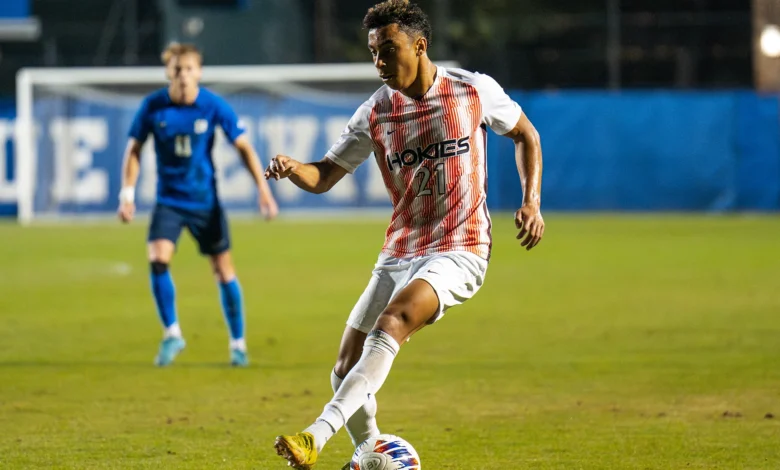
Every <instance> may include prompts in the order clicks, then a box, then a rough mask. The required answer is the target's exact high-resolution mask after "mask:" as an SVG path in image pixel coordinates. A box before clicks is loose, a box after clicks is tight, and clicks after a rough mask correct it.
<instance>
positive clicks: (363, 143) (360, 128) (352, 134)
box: [325, 101, 374, 173]
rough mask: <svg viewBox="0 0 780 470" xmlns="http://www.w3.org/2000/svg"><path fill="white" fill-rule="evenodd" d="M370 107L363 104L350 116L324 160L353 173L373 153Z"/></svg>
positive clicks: (370, 105)
mask: <svg viewBox="0 0 780 470" xmlns="http://www.w3.org/2000/svg"><path fill="white" fill-rule="evenodd" d="M372 107H373V105H372V104H371V103H370V102H368V101H366V102H365V103H363V104H362V105H361V106H360V107H359V108H358V109H357V111H355V114H353V115H352V118H351V119H350V120H349V122H348V123H347V127H346V128H344V130H343V131H342V132H341V137H339V140H337V141H336V143H335V144H333V146H332V147H331V148H330V150H328V153H326V154H325V158H328V159H330V160H332V161H333V162H334V163H336V164H337V165H338V166H340V167H342V168H344V169H345V170H347V171H348V172H349V173H354V172H355V170H356V169H357V167H359V166H360V164H361V163H363V162H364V161H366V159H367V158H368V156H369V155H371V152H373V151H374V144H373V141H372V140H371V132H370V130H369V124H368V121H369V117H370V116H371V109H372Z"/></svg>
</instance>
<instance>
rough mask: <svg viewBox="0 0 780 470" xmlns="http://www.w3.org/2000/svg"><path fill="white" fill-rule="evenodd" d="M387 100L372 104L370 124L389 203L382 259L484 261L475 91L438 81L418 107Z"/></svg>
mask: <svg viewBox="0 0 780 470" xmlns="http://www.w3.org/2000/svg"><path fill="white" fill-rule="evenodd" d="M390 93H391V94H390V95H389V96H387V97H386V98H384V99H381V100H378V101H377V102H376V103H375V105H374V108H373V109H372V112H371V117H370V122H369V124H370V128H371V137H372V139H373V140H374V143H375V148H376V149H378V151H379V152H380V153H381V155H379V154H378V155H377V163H378V164H379V165H380V168H381V171H382V178H383V181H384V183H385V185H386V186H387V188H388V192H389V193H390V198H391V200H392V202H393V216H392V219H391V221H390V226H389V227H388V229H387V233H386V238H385V244H384V247H383V252H384V253H385V254H388V255H391V256H396V257H413V256H425V255H430V254H434V253H441V252H447V251H461V250H462V251H469V252H471V253H474V254H477V255H478V256H481V257H483V258H487V257H488V256H489V255H490V249H491V244H492V239H491V235H490V216H489V214H488V212H487V206H486V202H487V192H486V191H487V190H486V177H487V168H486V158H485V148H486V145H485V140H484V139H485V134H484V132H485V131H484V130H483V129H482V127H481V121H482V103H481V101H480V99H479V94H478V93H477V90H476V88H474V87H473V86H472V85H470V84H468V83H465V82H463V81H460V80H456V79H453V78H450V77H447V76H439V77H437V80H436V81H435V82H434V85H433V86H432V87H431V89H430V90H428V92H427V93H426V95H425V96H424V97H423V98H422V99H421V100H419V101H415V100H411V99H409V98H407V97H405V96H404V95H402V94H401V93H399V92H390ZM480 133H481V134H480ZM466 142H468V146H469V148H468V149H466V148H465V144H466ZM444 155H447V156H446V157H445V156H444ZM423 168H424V169H423ZM416 175H417V176H416ZM442 182H443V183H445V184H444V185H443V186H442V184H441V183H442ZM422 183H426V185H425V186H424V187H420V185H421V184H422ZM440 191H441V192H440Z"/></svg>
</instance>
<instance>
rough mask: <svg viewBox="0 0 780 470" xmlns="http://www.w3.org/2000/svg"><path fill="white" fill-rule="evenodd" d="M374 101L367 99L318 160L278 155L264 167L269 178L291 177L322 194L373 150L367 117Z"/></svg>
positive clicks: (305, 189) (314, 191)
mask: <svg viewBox="0 0 780 470" xmlns="http://www.w3.org/2000/svg"><path fill="white" fill-rule="evenodd" d="M372 106H373V105H372V103H371V102H370V101H366V102H365V103H363V105H361V106H360V107H359V108H358V109H357V111H355V114H354V115H352V117H351V118H350V120H349V122H348V123H347V127H346V128H345V129H344V131H342V133H341V137H340V138H339V140H338V141H336V143H335V144H333V146H332V147H331V148H330V150H328V153H327V154H326V155H325V158H323V159H322V160H320V161H318V162H312V163H301V162H299V161H298V160H295V159H293V158H290V157H288V156H286V155H277V156H275V157H274V158H273V159H272V160H271V164H270V165H269V166H268V169H266V170H265V177H266V178H267V179H271V178H273V179H276V180H279V179H282V178H289V179H290V181H292V182H293V184H294V185H296V186H298V187H299V188H301V189H303V190H304V191H308V192H310V193H315V194H322V193H324V192H327V191H329V190H330V188H332V187H333V186H335V185H336V183H338V182H339V181H341V178H343V177H344V176H345V175H346V174H347V173H352V172H354V171H355V170H356V169H357V167H358V166H360V165H361V164H362V163H363V162H364V161H366V159H367V158H368V156H369V155H370V154H371V151H372V150H373V144H372V141H371V137H369V129H368V121H369V120H368V116H369V114H370V112H371V109H372Z"/></svg>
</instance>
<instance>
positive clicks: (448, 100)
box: [265, 0, 544, 469]
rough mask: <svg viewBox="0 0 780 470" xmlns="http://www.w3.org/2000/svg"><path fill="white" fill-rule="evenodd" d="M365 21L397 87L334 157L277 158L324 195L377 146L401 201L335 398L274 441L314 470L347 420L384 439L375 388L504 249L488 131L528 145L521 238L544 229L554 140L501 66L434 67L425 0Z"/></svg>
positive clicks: (275, 173)
mask: <svg viewBox="0 0 780 470" xmlns="http://www.w3.org/2000/svg"><path fill="white" fill-rule="evenodd" d="M363 25H364V27H365V28H366V29H368V48H369V50H370V51H371V55H372V56H373V62H374V65H375V66H376V68H377V70H378V72H379V76H380V77H381V79H382V81H383V82H384V86H382V87H381V88H380V89H379V90H378V91H377V92H376V93H374V95H373V96H372V97H371V98H369V99H368V101H366V102H365V103H364V104H363V105H361V106H360V107H359V108H358V110H357V111H356V112H355V114H354V115H353V116H352V118H351V119H350V121H349V123H348V124H347V126H346V129H345V130H344V132H343V133H342V135H341V138H340V139H339V140H338V141H337V142H336V143H335V144H334V145H333V146H332V147H331V149H330V151H328V153H327V154H326V155H325V158H324V159H322V160H321V161H319V162H315V163H307V164H304V163H301V162H298V161H296V160H294V159H292V158H290V157H288V156H283V155H277V156H276V157H274V158H273V159H272V161H271V164H270V165H269V167H268V168H267V170H266V173H265V175H266V177H267V178H269V179H270V178H274V179H280V178H289V179H290V181H292V182H293V183H294V184H295V185H297V186H298V187H300V188H301V189H304V190H306V191H309V192H313V193H322V192H325V191H328V190H329V189H330V188H332V187H333V185H335V184H336V183H337V182H338V181H339V180H341V178H343V177H344V176H345V175H346V174H347V173H352V172H353V171H355V169H356V168H357V167H358V165H360V164H361V163H363V162H364V161H365V160H366V159H367V158H368V156H369V154H370V153H371V152H373V153H374V155H375V157H376V163H377V165H379V167H380V169H381V172H382V176H383V178H384V182H385V185H386V187H387V189H388V192H389V194H390V198H391V201H392V204H393V208H394V210H393V215H392V218H391V220H390V226H389V228H388V230H387V233H386V239H385V243H384V246H383V248H382V251H381V253H380V255H379V258H378V261H377V263H376V266H375V268H374V270H373V273H372V276H371V280H370V281H369V284H368V287H367V288H366V290H365V292H363V295H362V296H361V297H360V299H359V300H358V301H357V304H356V305H355V307H354V309H353V310H352V312H351V314H350V316H349V319H348V320H347V326H346V329H345V331H344V334H343V337H342V340H341V347H340V351H339V354H338V359H337V361H336V364H335V367H334V369H333V373H332V374H331V383H332V385H333V390H334V392H335V395H334V397H333V399H332V400H331V401H330V402H329V403H328V404H327V405H326V406H325V408H324V411H323V413H322V414H321V415H320V417H319V418H317V419H316V421H315V422H314V423H313V424H312V425H311V426H309V427H308V428H306V429H305V430H304V431H303V432H301V433H297V434H295V435H289V436H279V437H277V438H276V441H275V443H274V446H275V449H276V452H277V453H278V454H279V455H281V456H282V457H283V458H285V459H286V460H287V461H288V464H289V465H290V466H292V467H295V468H298V469H308V468H311V466H313V465H314V463H315V462H316V461H317V455H318V454H319V453H320V452H321V451H322V448H323V447H324V446H325V444H326V442H328V440H329V439H330V438H331V437H332V436H333V435H334V434H335V433H336V432H337V431H338V430H339V429H341V428H342V427H343V426H346V428H347V431H348V432H349V434H350V436H351V438H352V441H353V443H354V444H355V445H358V444H360V443H361V442H362V441H363V440H365V439H366V438H368V437H371V436H375V435H377V434H379V429H378V428H377V424H376V418H375V416H376V410H377V404H376V399H375V394H376V393H377V391H378V390H379V389H380V387H381V386H382V384H383V383H384V381H385V379H386V378H387V376H388V374H389V372H390V368H391V366H392V364H393V360H394V358H395V356H396V354H398V351H399V348H400V345H401V344H403V343H404V342H406V341H407V340H408V339H409V338H410V337H411V336H412V334H414V333H415V332H417V331H418V330H420V329H421V328H423V327H424V326H426V325H430V324H432V323H434V322H436V321H437V320H439V319H440V318H441V317H442V315H444V313H445V312H446V311H447V310H448V309H450V308H451V307H453V306H456V305H459V304H461V303H463V302H465V301H466V300H467V299H469V298H471V297H472V296H474V294H476V292H477V291H478V290H479V289H480V287H481V286H482V284H483V282H484V280H485V272H486V270H487V266H488V260H489V259H490V251H491V245H492V240H491V221H490V217H489V214H488V210H487V206H486V196H487V194H486V182H487V174H486V162H485V158H486V151H485V144H486V139H487V127H490V128H491V129H492V130H493V131H494V132H496V133H498V134H500V135H504V136H506V137H508V138H510V139H513V140H514V142H515V157H516V162H517V167H518V171H519V174H520V180H521V183H522V187H523V205H522V207H521V208H520V209H519V210H518V211H517V212H516V213H515V224H516V227H517V228H518V229H519V233H518V235H517V238H518V239H521V240H522V241H521V243H520V244H521V245H522V246H524V247H525V248H526V249H528V250H530V249H531V248H533V247H535V246H536V245H537V243H539V241H540V240H541V238H542V234H543V233H544V221H543V219H542V215H541V213H540V200H541V196H540V189H541V174H542V152H541V144H540V140H539V135H538V133H537V131H536V129H535V128H534V126H533V125H532V124H531V122H530V121H529V120H528V117H527V116H526V115H525V114H524V113H523V112H522V110H521V109H520V106H519V105H518V104H517V103H515V102H514V101H512V99H510V98H509V96H508V95H507V94H506V93H505V92H504V90H503V89H502V88H501V87H500V86H499V85H498V83H496V81H495V80H493V79H492V78H491V77H489V76H487V75H483V74H479V73H472V72H467V71H465V70H460V69H445V68H442V67H438V66H436V65H435V64H433V63H432V62H431V60H430V59H429V58H428V46H429V44H430V40H431V26H430V24H429V21H428V18H427V17H426V15H425V13H424V12H423V11H422V10H421V9H420V8H419V7H418V6H417V5H415V4H413V3H409V2H408V1H405V0H387V1H384V2H382V3H379V4H377V5H375V6H374V7H373V8H371V9H369V10H368V13H367V14H366V16H365V18H364V20H363ZM345 468H348V467H345Z"/></svg>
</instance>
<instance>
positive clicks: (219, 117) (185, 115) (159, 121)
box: [118, 44, 278, 366]
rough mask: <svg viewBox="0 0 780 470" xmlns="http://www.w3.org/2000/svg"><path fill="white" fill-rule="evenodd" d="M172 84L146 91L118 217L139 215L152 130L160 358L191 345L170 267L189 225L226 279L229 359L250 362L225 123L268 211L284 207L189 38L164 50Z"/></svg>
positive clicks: (151, 238)
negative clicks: (235, 255)
mask: <svg viewBox="0 0 780 470" xmlns="http://www.w3.org/2000/svg"><path fill="white" fill-rule="evenodd" d="M162 61H163V64H165V67H166V69H165V70H166V76H167V78H168V80H169V84H168V86H167V87H166V88H162V89H160V90H157V91H155V92H153V93H152V94H150V95H149V96H147V97H146V98H145V99H144V101H143V103H142V104H141V107H140V109H139V110H138V112H137V114H136V116H135V119H134V121H133V123H132V126H131V127H130V132H129V140H128V143H127V149H126V150H125V155H124V162H123V165H122V190H121V192H120V194H119V201H120V203H119V210H118V212H119V217H120V219H121V220H122V221H123V222H129V221H131V220H132V219H133V215H134V212H135V202H134V200H135V198H134V194H135V184H136V181H137V180H138V171H139V168H140V158H141V147H142V145H143V143H144V141H145V140H146V138H147V136H148V135H149V134H152V135H153V136H154V148H155V151H156V153H157V204H156V206H155V208H154V212H153V214H152V218H151V224H150V226H149V234H148V243H147V248H148V249H147V252H148V257H149V263H150V268H151V273H150V276H151V287H152V293H153V294H154V300H155V302H156V305H157V313H158V314H159V317H160V321H161V322H162V325H163V328H164V333H163V339H162V342H161V343H160V349H159V352H158V353H157V356H156V357H155V360H154V362H155V364H157V365H158V366H167V365H168V364H170V363H171V362H172V361H173V360H174V359H175V358H176V356H177V355H178V354H179V353H180V352H181V350H182V349H184V346H185V341H184V338H183V337H182V332H181V327H180V326H179V321H178V319H177V315H176V302H175V289H174V284H173V278H172V277H171V273H170V271H169V265H170V263H171V258H172V257H173V253H174V251H175V250H176V243H177V240H178V238H179V235H180V234H181V231H182V229H183V228H184V227H186V228H187V229H188V230H189V232H190V233H191V234H192V236H193V238H194V239H195V240H196V241H197V243H198V247H199V250H200V253H201V254H203V255H205V256H208V258H209V261H210V262H211V268H212V270H213V272H214V275H215V277H216V280H217V282H218V284H219V291H220V294H221V300H222V309H223V312H224V315H225V320H226V322H227V326H228V329H229V333H230V342H229V350H230V363H231V364H232V365H234V366H245V365H247V363H248V358H247V351H246V341H245V339H244V312H243V300H242V294H241V287H240V285H239V283H238V278H237V277H236V271H235V268H234V267H233V261H232V258H231V256H230V234H229V231H228V224H227V219H226V217H225V212H224V210H223V209H222V206H221V204H220V201H219V197H218V195H217V186H216V177H215V172H214V161H213V158H212V148H213V146H214V132H215V130H216V128H217V126H219V127H221V128H222V130H223V131H224V133H225V136H226V137H227V138H228V140H229V141H230V142H232V144H233V145H234V146H235V148H236V150H238V153H239V154H240V156H241V158H242V160H243V162H244V164H245V165H246V167H247V169H248V170H249V172H250V173H251V174H252V176H253V177H254V179H255V181H256V183H257V188H258V190H259V207H260V211H261V213H262V214H263V215H264V216H265V217H266V218H267V219H272V218H274V217H275V216H276V214H277V212H278V208H277V205H276V201H275V200H274V197H273V195H272V194H271V191H270V189H269V187H268V182H266V181H265V179H264V178H263V169H262V168H263V167H262V165H261V163H260V160H259V158H258V156H257V153H256V152H255V150H254V149H253V148H252V144H251V143H250V142H249V139H248V138H247V137H246V135H245V134H244V129H242V127H241V126H240V125H239V123H238V117H237V116H236V113H235V112H234V111H233V110H232V109H231V107H230V106H229V105H228V104H227V103H226V102H225V101H224V100H223V99H222V98H220V97H219V96H217V95H215V94H214V93H212V92H211V91H209V90H207V89H205V88H203V87H201V86H199V81H200V78H201V73H202V56H201V54H200V52H199V51H198V49H196V48H195V47H194V46H192V45H188V44H172V45H170V46H169V47H168V48H167V49H166V50H165V51H164V52H163V54H162Z"/></svg>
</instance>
